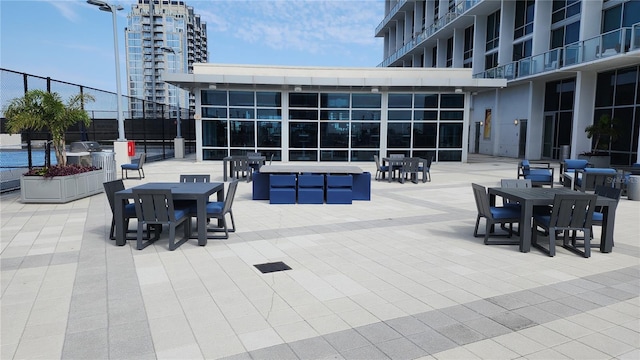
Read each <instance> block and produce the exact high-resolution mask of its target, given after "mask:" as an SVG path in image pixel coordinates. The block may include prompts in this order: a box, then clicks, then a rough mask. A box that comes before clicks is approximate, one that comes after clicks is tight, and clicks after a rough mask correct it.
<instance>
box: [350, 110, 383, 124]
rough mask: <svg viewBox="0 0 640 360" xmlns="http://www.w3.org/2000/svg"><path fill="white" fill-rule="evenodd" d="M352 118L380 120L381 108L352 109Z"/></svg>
mask: <svg viewBox="0 0 640 360" xmlns="http://www.w3.org/2000/svg"><path fill="white" fill-rule="evenodd" d="M351 120H377V121H380V110H351Z"/></svg>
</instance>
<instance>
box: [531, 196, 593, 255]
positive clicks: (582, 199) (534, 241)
mask: <svg viewBox="0 0 640 360" xmlns="http://www.w3.org/2000/svg"><path fill="white" fill-rule="evenodd" d="M597 198H598V197H597V196H596V195H587V194H566V195H565V194H563V195H559V194H556V195H555V196H554V198H553V210H552V211H551V215H535V216H534V217H533V235H532V237H531V245H532V246H534V247H535V248H537V249H540V250H541V251H542V252H544V253H545V254H547V255H549V256H555V255H556V238H557V237H558V236H561V237H562V247H564V248H565V249H568V250H570V251H572V252H574V253H576V254H579V255H582V256H584V257H586V258H588V257H589V256H591V245H590V242H591V224H592V221H593V211H594V208H595V205H596V199H597ZM538 228H542V229H544V230H545V232H546V233H548V234H549V247H548V248H545V247H544V246H543V245H542V244H541V243H540V242H538ZM578 231H581V232H583V233H584V246H583V249H582V250H581V249H580V248H579V247H580V246H579V245H578V244H577V241H578V240H579V238H578V237H577V232H578Z"/></svg>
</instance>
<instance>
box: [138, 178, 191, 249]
mask: <svg viewBox="0 0 640 360" xmlns="http://www.w3.org/2000/svg"><path fill="white" fill-rule="evenodd" d="M133 198H134V204H135V207H136V215H137V218H138V234H137V248H138V250H142V249H144V248H145V247H147V246H149V245H150V244H152V243H153V242H155V241H156V240H157V238H156V239H151V240H148V241H142V240H143V237H142V234H143V227H144V226H145V225H156V226H162V225H167V226H168V227H169V250H171V251H173V250H175V249H177V248H178V247H179V246H180V245H182V244H184V243H185V242H186V241H187V240H189V237H190V235H191V215H190V208H189V207H175V206H174V204H173V195H172V194H171V190H169V189H166V190H158V189H135V188H134V189H133ZM181 224H183V225H184V238H182V239H181V240H180V241H178V242H176V228H177V227H178V226H179V225H181Z"/></svg>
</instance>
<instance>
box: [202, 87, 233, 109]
mask: <svg viewBox="0 0 640 360" xmlns="http://www.w3.org/2000/svg"><path fill="white" fill-rule="evenodd" d="M200 95H201V98H202V99H201V101H202V105H218V106H226V105H227V92H226V91H216V90H202V91H201V92H200Z"/></svg>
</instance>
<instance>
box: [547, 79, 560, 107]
mask: <svg viewBox="0 0 640 360" xmlns="http://www.w3.org/2000/svg"><path fill="white" fill-rule="evenodd" d="M559 86H560V83H559V82H557V81H555V82H549V83H547V84H546V86H545V91H544V110H545V111H556V110H558V109H559V108H560V95H559V94H558V87H559Z"/></svg>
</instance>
